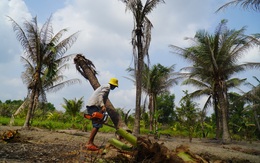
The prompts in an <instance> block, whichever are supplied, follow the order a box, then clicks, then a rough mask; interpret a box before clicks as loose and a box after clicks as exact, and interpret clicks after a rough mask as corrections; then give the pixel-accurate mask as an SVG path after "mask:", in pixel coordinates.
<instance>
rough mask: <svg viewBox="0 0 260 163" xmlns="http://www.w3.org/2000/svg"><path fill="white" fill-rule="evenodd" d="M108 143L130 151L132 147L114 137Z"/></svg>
mask: <svg viewBox="0 0 260 163" xmlns="http://www.w3.org/2000/svg"><path fill="white" fill-rule="evenodd" d="M109 143H110V144H112V145H113V146H115V147H116V148H118V149H121V150H126V151H131V150H132V149H133V148H132V147H131V146H129V145H127V144H125V143H123V142H121V141H119V140H117V139H115V138H112V139H110V140H109Z"/></svg>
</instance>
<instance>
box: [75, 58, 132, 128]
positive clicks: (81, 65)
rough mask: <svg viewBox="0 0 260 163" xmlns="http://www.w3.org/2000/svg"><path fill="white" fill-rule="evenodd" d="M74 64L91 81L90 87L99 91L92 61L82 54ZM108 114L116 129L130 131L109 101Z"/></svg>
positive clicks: (107, 105)
mask: <svg viewBox="0 0 260 163" xmlns="http://www.w3.org/2000/svg"><path fill="white" fill-rule="evenodd" d="M74 63H75V65H76V69H77V70H78V71H79V72H80V74H81V75H82V76H83V77H84V78H85V79H87V80H88V81H89V83H90V85H91V86H92V87H93V89H94V90H95V89H97V88H98V87H99V86H100V83H99V81H98V79H97V77H96V75H97V71H96V68H95V65H94V64H93V63H92V61H90V60H88V59H86V58H85V57H84V56H83V55H82V54H77V55H76V57H75V58H74ZM105 105H106V108H107V112H108V114H109V116H110V118H111V120H112V121H113V123H114V126H115V127H116V128H123V129H126V130H128V127H127V125H126V124H125V123H124V121H123V120H122V119H121V116H120V115H119V113H118V112H117V111H116V109H115V108H114V106H113V104H112V103H111V102H110V100H109V99H108V100H107V102H106V104H105Z"/></svg>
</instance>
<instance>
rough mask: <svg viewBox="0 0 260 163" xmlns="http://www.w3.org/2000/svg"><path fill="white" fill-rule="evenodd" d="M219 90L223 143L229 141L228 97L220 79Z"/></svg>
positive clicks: (223, 83)
mask: <svg viewBox="0 0 260 163" xmlns="http://www.w3.org/2000/svg"><path fill="white" fill-rule="evenodd" d="M219 83H220V85H219V89H218V90H219V92H218V97H219V106H220V108H221V113H222V127H223V132H222V142H223V143H228V142H230V141H231V137H230V133H229V128H228V99H227V93H226V89H225V88H226V87H225V82H224V81H220V82H219Z"/></svg>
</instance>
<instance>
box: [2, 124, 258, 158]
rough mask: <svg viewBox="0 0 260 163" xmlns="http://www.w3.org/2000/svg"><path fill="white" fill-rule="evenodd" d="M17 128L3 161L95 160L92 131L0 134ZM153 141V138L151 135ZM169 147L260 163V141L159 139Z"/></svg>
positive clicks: (101, 141) (102, 136)
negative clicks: (87, 146)
mask: <svg viewBox="0 0 260 163" xmlns="http://www.w3.org/2000/svg"><path fill="white" fill-rule="evenodd" d="M9 129H11V130H17V129H18V132H19V134H18V136H17V137H16V138H14V139H13V140H12V141H10V142H5V141H3V140H2V139H0V163H16V162H17V163H20V162H21V163H29V162H95V161H94V160H93V159H92V161H86V157H90V155H91V153H90V152H89V151H87V150H86V149H85V148H84V145H85V143H86V141H87V139H88V136H89V132H81V131H77V130H58V131H49V130H44V129H38V128H37V129H36V128H34V129H31V130H21V127H9V126H0V135H2V133H3V132H4V131H7V130H9ZM115 137H116V136H115V135H114V134H113V133H101V132H99V133H98V134H97V136H96V140H95V143H96V144H97V145H100V146H105V145H107V144H108V140H109V139H110V138H115ZM150 139H151V140H152V141H155V140H153V138H152V137H151V138H150ZM159 142H160V143H163V144H164V145H165V146H166V147H167V148H169V149H171V150H175V149H176V147H178V146H180V145H185V146H188V147H189V149H190V151H191V152H192V153H194V154H198V155H200V156H202V157H203V158H205V159H206V160H211V161H209V162H215V163H217V162H218V163H220V162H222V163H226V162H227V163H260V142H252V143H249V142H232V143H231V144H225V145H223V144H219V143H218V142H217V141H216V140H209V139H203V140H200V139H193V142H192V143H189V141H188V139H182V138H175V137H166V136H162V137H161V138H160V140H159Z"/></svg>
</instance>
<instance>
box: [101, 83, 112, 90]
mask: <svg viewBox="0 0 260 163" xmlns="http://www.w3.org/2000/svg"><path fill="white" fill-rule="evenodd" d="M100 88H101V89H107V90H109V89H110V85H109V84H103V85H101V86H100Z"/></svg>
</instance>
